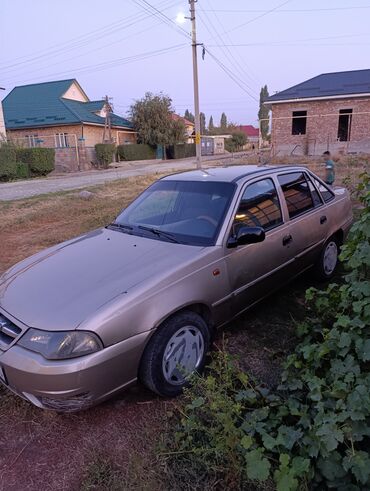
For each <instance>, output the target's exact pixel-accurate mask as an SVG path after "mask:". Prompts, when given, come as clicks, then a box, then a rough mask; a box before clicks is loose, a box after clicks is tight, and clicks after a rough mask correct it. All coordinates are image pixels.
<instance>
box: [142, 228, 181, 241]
mask: <svg viewBox="0 0 370 491" xmlns="http://www.w3.org/2000/svg"><path fill="white" fill-rule="evenodd" d="M137 228H140V229H141V230H146V231H147V232H151V233H152V234H154V235H157V236H158V237H164V238H165V239H168V240H170V241H172V242H175V243H176V244H180V243H181V242H180V241H179V240H177V239H176V237H175V236H174V235H173V234H171V233H170V232H164V231H163V230H159V229H158V228H153V227H145V226H144V225H138V227H137Z"/></svg>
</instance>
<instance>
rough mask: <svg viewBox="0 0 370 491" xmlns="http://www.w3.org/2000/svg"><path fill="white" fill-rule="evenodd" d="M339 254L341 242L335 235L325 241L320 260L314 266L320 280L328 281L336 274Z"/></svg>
mask: <svg viewBox="0 0 370 491" xmlns="http://www.w3.org/2000/svg"><path fill="white" fill-rule="evenodd" d="M338 256H339V244H338V241H337V240H336V238H335V237H330V239H329V240H328V241H327V242H326V243H325V245H324V248H323V250H322V251H321V254H320V257H319V260H318V262H317V263H316V265H315V267H314V273H315V276H316V278H317V279H318V280H320V281H327V280H330V278H332V277H333V276H334V273H335V270H336V267H337V264H338Z"/></svg>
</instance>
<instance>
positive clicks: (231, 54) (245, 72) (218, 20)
mask: <svg viewBox="0 0 370 491" xmlns="http://www.w3.org/2000/svg"><path fill="white" fill-rule="evenodd" d="M207 5H209V6H210V2H209V1H208V0H207ZM212 13H213V14H214V16H215V18H216V20H217V22H218V24H219V26H220V27H221V28H223V26H222V23H221V21H220V18H219V17H218V15H217V13H216V12H215V11H214V10H212ZM210 22H211V20H210ZM215 32H216V33H217V34H218V32H217V30H216V29H215ZM218 36H219V38H220V39H221V41H222V44H223V45H224V46H225V47H226V49H227V51H228V53H229V54H230V56H231V57H232V58H233V60H234V61H235V63H236V65H237V66H238V67H239V71H240V72H242V73H243V74H245V76H247V77H248V78H249V79H250V80H251V81H252V82H253V83H256V82H257V83H260V82H259V81H258V80H257V77H255V76H254V77H252V76H251V75H250V74H249V73H248V72H247V71H246V70H245V68H244V66H247V65H246V62H245V61H244V60H243V58H242V57H241V56H240V54H239V52H238V51H237V50H236V54H237V55H238V56H239V58H240V60H241V63H239V62H238V60H237V59H236V58H235V56H234V54H233V52H232V51H231V50H230V49H229V47H227V46H226V44H225V42H224V41H223V39H222V35H221V34H218ZM226 38H227V39H228V40H229V42H230V43H232V39H231V36H230V34H228V33H226ZM247 68H248V70H249V71H250V72H251V73H252V75H253V72H252V70H251V68H250V67H248V66H247ZM253 78H254V80H253Z"/></svg>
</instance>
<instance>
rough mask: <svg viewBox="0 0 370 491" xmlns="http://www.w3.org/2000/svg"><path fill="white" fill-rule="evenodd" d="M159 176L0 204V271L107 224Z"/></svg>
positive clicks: (123, 180)
mask: <svg viewBox="0 0 370 491" xmlns="http://www.w3.org/2000/svg"><path fill="white" fill-rule="evenodd" d="M158 177H160V176H159V175H150V176H145V177H132V178H128V179H122V180H120V181H115V182H113V183H109V184H105V185H102V186H96V187H94V188H90V191H92V192H93V193H94V197H93V198H92V199H91V200H84V199H81V198H80V197H79V191H69V192H65V193H57V194H49V195H43V196H38V197H35V198H28V199H24V200H19V201H12V202H0V217H1V221H0V234H1V249H0V271H4V270H5V269H7V268H8V267H9V266H11V265H12V264H14V263H16V262H18V261H20V260H21V259H23V258H25V257H27V256H30V255H31V254H34V253H36V252H38V251H40V250H41V249H44V248H46V247H50V246H52V245H54V244H57V243H59V242H62V241H64V240H68V239H70V238H72V237H75V236H78V235H80V234H82V233H85V232H87V231H89V230H92V229H94V228H98V227H101V226H104V225H106V224H108V223H110V222H111V221H112V220H113V218H114V217H115V216H116V215H117V214H118V213H119V211H120V210H121V209H122V208H124V207H126V206H127V204H128V203H129V202H130V201H131V200H132V199H133V198H134V197H135V196H136V195H137V194H138V193H140V192H141V191H142V190H144V189H145V188H146V187H148V186H149V185H150V184H151V183H152V182H153V181H155V180H156V179H158Z"/></svg>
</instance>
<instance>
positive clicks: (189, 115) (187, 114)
mask: <svg viewBox="0 0 370 491" xmlns="http://www.w3.org/2000/svg"><path fill="white" fill-rule="evenodd" d="M184 118H185V119H187V120H188V121H191V122H192V123H194V121H195V118H194V114H192V113H191V112H190V111H189V110H188V109H187V110H186V111H185V115H184Z"/></svg>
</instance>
